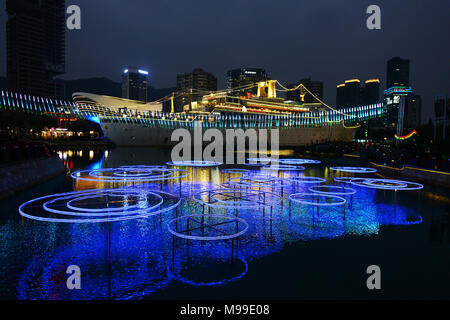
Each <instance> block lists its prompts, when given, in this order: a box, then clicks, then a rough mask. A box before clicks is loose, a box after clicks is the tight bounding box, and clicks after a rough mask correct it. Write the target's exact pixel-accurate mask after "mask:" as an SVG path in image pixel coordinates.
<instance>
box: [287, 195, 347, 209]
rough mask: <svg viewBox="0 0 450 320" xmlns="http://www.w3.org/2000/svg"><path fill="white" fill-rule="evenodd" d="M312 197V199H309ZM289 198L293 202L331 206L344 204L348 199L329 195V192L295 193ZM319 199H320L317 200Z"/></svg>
mask: <svg viewBox="0 0 450 320" xmlns="http://www.w3.org/2000/svg"><path fill="white" fill-rule="evenodd" d="M309 198H312V199H309ZM320 199H322V200H327V199H328V200H332V201H334V202H320ZM289 200H290V201H292V202H296V203H300V204H306V205H310V206H315V207H330V206H342V205H344V204H345V202H346V200H345V199H344V198H342V197H338V196H334V195H329V194H317V193H294V194H291V195H290V196H289ZM316 200H319V201H316Z"/></svg>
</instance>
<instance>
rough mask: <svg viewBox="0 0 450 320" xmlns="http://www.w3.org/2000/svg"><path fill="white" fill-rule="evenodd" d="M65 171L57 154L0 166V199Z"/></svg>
mask: <svg viewBox="0 0 450 320" xmlns="http://www.w3.org/2000/svg"><path fill="white" fill-rule="evenodd" d="M65 172H66V168H65V167H64V164H63V163H62V161H61V160H60V159H59V157H57V156H51V157H49V158H39V159H33V160H27V161H22V162H18V163H12V164H9V165H6V166H3V167H0V199H3V198H6V197H9V196H12V195H13V194H15V193H17V192H20V191H23V190H25V189H27V188H30V187H32V186H34V185H36V184H38V183H42V182H44V181H47V180H49V179H51V178H54V177H56V176H57V175H60V174H63V173H65Z"/></svg>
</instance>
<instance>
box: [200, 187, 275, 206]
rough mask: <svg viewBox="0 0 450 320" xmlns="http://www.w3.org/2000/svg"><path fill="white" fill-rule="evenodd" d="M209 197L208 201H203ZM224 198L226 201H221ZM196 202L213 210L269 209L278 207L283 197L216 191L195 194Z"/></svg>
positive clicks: (259, 192)
mask: <svg viewBox="0 0 450 320" xmlns="http://www.w3.org/2000/svg"><path fill="white" fill-rule="evenodd" d="M202 197H205V198H206V197H207V198H208V200H207V201H204V200H202ZM220 197H223V198H224V199H221V198H220ZM193 199H194V201H196V202H197V203H199V204H201V205H206V206H208V207H212V208H235V209H243V208H245V209H251V208H267V207H273V206H275V205H278V204H280V203H281V201H282V200H283V199H282V198H281V196H279V195H277V194H275V193H272V192H265V191H257V190H240V189H216V190H208V191H202V192H198V193H196V194H194V196H193Z"/></svg>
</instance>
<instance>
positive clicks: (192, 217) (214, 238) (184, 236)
mask: <svg viewBox="0 0 450 320" xmlns="http://www.w3.org/2000/svg"><path fill="white" fill-rule="evenodd" d="M201 218H212V219H217V218H219V219H222V220H224V222H221V223H220V225H224V224H227V223H236V222H237V223H238V224H239V223H241V224H242V225H243V226H244V227H243V228H242V230H240V231H238V232H235V233H233V234H226V235H223V236H194V235H188V234H184V233H181V232H177V231H176V230H174V229H173V228H172V225H173V224H174V223H179V222H182V221H184V220H188V221H193V222H194V223H197V224H199V225H203V226H204V228H205V229H216V230H219V229H218V228H215V226H216V225H215V224H212V225H207V224H203V223H202V222H200V221H198V219H201ZM182 225H183V224H182ZM233 228H234V226H233ZM238 228H239V227H238ZM167 229H168V230H169V232H170V233H171V234H173V235H174V236H176V237H179V238H182V239H188V240H197V241H217V240H229V239H234V238H237V237H239V236H241V235H243V234H244V233H246V232H247V230H248V223H247V221H245V220H244V219H241V218H238V217H232V216H225V215H217V214H213V215H202V214H193V215H189V216H182V217H178V218H175V219H172V220H171V221H169V223H168V224H167ZM189 231H191V230H186V232H189ZM219 232H221V231H219Z"/></svg>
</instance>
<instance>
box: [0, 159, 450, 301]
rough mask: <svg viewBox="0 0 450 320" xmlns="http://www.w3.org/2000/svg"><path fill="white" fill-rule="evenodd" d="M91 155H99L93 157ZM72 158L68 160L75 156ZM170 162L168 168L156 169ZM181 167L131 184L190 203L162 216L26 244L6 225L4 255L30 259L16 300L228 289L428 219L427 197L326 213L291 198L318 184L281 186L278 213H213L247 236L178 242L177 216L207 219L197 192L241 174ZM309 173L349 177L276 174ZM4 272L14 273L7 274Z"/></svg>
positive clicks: (359, 196) (360, 199) (65, 229)
mask: <svg viewBox="0 0 450 320" xmlns="http://www.w3.org/2000/svg"><path fill="white" fill-rule="evenodd" d="M84 154H85V153H72V155H71V156H70V157H73V156H78V155H80V157H83V155H84ZM113 155H114V152H112V154H105V152H102V153H101V154H100V153H99V154H98V157H97V158H96V160H95V162H94V164H92V163H91V164H90V165H89V166H88V168H89V169H90V170H93V169H96V168H98V167H99V166H102V164H103V167H105V166H107V165H108V164H111V163H116V161H117V160H116V159H115V158H114V157H113ZM87 156H88V157H89V158H91V152H89V153H88V154H87ZM66 157H69V154H67V156H66ZM70 157H69V158H70ZM136 157H137V153H136ZM94 158H95V157H94ZM92 161H94V159H93V160H92ZM163 163H164V162H162V161H161V162H159V163H157V164H163ZM124 164H127V163H123V162H121V163H120V165H124ZM128 164H130V163H128ZM132 164H142V162H139V161H137V162H134V163H132ZM183 169H186V170H188V171H189V173H190V174H189V176H187V177H185V178H183V179H181V181H175V182H171V181H164V182H162V183H160V182H156V183H148V184H145V185H139V184H133V187H139V188H156V189H159V188H161V189H163V190H164V191H167V192H170V193H173V194H175V195H178V196H180V197H181V198H182V202H181V204H180V206H179V207H178V208H177V209H176V210H172V211H170V212H166V213H163V214H161V215H158V216H153V217H149V218H147V219H139V220H132V221H124V222H116V223H102V224H87V225H72V224H64V225H63V224H56V223H45V222H37V221H31V220H23V221H21V223H20V227H19V228H20V235H21V236H20V240H19V239H18V236H17V234H16V232H14V231H16V230H17V226H8V225H3V226H2V227H1V228H2V229H1V230H0V233H1V234H3V235H4V234H5V233H6V234H9V235H11V238H10V239H2V240H5V241H2V251H1V254H2V257H4V255H8V252H14V251H16V252H17V251H18V252H23V253H24V254H23V255H22V256H21V257H17V256H14V257H13V258H12V259H11V258H10V260H9V261H10V263H11V264H12V265H14V266H16V265H21V264H23V265H25V267H24V268H23V269H22V270H20V272H19V276H18V282H17V285H16V290H17V293H16V295H17V297H18V298H19V299H135V298H143V297H148V296H151V294H152V293H153V292H155V291H158V290H161V289H163V288H165V287H167V286H168V285H169V284H170V283H173V282H181V283H184V284H185V285H193V286H221V285H222V286H225V285H226V284H228V283H230V282H234V281H240V280H241V279H242V278H245V277H246V276H247V274H248V273H251V272H252V269H251V268H249V263H250V262H252V261H254V260H256V259H261V258H263V257H266V256H268V255H271V254H273V253H277V252H281V251H282V250H283V248H284V246H286V245H287V244H289V243H295V242H299V241H315V240H332V239H337V238H340V237H348V236H359V237H361V236H365V237H367V236H374V235H377V234H379V233H380V231H381V229H382V228H383V227H384V226H402V227H407V226H409V225H413V224H419V223H421V221H422V218H421V213H420V212H418V211H416V210H417V208H419V206H415V205H416V204H417V203H416V202H415V201H416V200H417V201H419V197H417V198H416V197H411V194H419V193H420V191H415V193H414V192H412V193H411V192H410V193H409V194H408V195H405V194H397V193H395V192H389V191H381V190H374V189H368V188H362V187H354V188H355V189H356V190H357V192H356V194H355V195H352V196H346V197H345V198H346V200H347V203H346V204H345V206H339V207H321V208H320V209H319V208H314V207H311V206H307V205H299V204H292V203H291V204H290V203H289V200H288V195H289V194H290V193H292V192H294V191H295V192H308V188H309V187H310V185H301V184H300V185H296V186H294V185H291V186H289V185H287V186H284V185H283V186H282V190H279V189H280V188H278V189H277V190H275V191H281V192H282V194H283V201H282V203H281V205H279V206H276V207H274V208H272V209H268V208H256V209H240V210H235V209H232V208H231V209H230V208H207V209H206V213H207V214H224V215H230V216H233V215H237V216H238V217H239V218H241V219H244V220H245V221H247V223H248V225H249V228H248V231H247V232H246V233H245V234H244V235H242V236H241V237H239V238H238V239H234V240H220V241H193V240H186V239H180V238H177V237H174V236H173V235H172V234H171V233H169V232H168V230H167V224H168V223H169V221H171V220H172V219H174V218H175V217H180V216H185V215H192V214H202V213H205V208H204V207H202V206H201V205H200V204H199V203H197V202H195V201H194V200H193V199H192V195H193V194H194V193H197V192H200V191H204V190H209V189H210V188H213V187H217V185H220V184H221V183H222V182H223V181H227V180H228V179H230V178H236V177H239V176H240V175H239V174H228V173H226V174H222V173H221V171H220V170H219V168H183ZM258 172H259V170H255V171H254V172H253V173H254V174H258ZM272 174H273V173H272ZM301 175H304V176H316V177H324V178H326V179H327V181H328V183H330V184H335V182H334V178H335V177H336V176H342V175H338V174H334V173H333V171H331V170H329V169H328V168H327V167H317V166H309V167H308V168H307V170H306V171H305V172H302V173H299V172H293V173H289V172H284V173H282V174H281V173H274V176H278V177H282V178H283V179H285V180H287V179H289V178H290V177H298V176H301ZM342 185H344V184H342ZM127 186H130V185H129V184H128V183H122V184H121V183H117V182H116V183H114V184H111V183H107V182H95V181H82V180H76V181H74V190H85V189H94V188H101V189H103V188H111V187H115V188H117V187H127ZM272 191H274V190H272ZM404 199H408V201H404ZM414 199H416V200H414ZM447 219H448V217H447ZM436 221H440V222H435V223H434V224H433V225H432V229H433V230H438V229H439V230H446V231H444V232H441V231H434V232H433V234H434V235H435V236H436V238H437V239H442V238H443V234H444V233H445V232H447V235H448V220H436ZM433 226H434V227H433ZM445 226H446V227H445ZM15 241H17V242H15ZM17 243H20V248H17V247H16V248H13V246H16V245H17ZM8 246H10V247H8ZM14 259H18V260H20V262H19V261H14ZM70 265H78V266H80V268H81V271H82V290H68V289H67V286H66V279H67V274H66V273H65V271H66V269H67V267H68V266H70ZM2 266H3V268H5V266H4V265H2ZM6 269H7V271H8V272H10V271H11V270H8V267H6Z"/></svg>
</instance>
